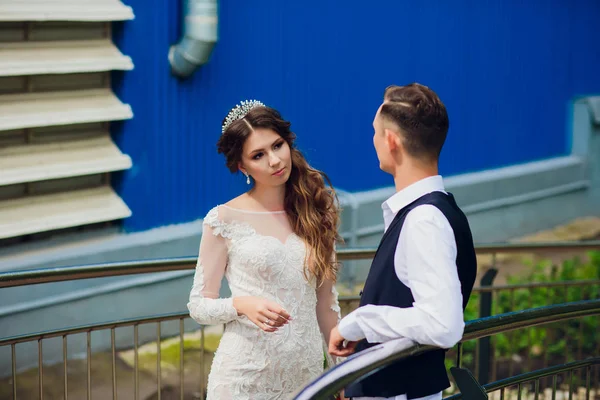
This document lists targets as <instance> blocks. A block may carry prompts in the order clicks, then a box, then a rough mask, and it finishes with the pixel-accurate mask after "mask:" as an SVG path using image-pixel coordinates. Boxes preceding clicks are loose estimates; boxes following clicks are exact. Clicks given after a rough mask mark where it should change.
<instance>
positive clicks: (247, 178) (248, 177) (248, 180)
mask: <svg viewBox="0 0 600 400" xmlns="http://www.w3.org/2000/svg"><path fill="white" fill-rule="evenodd" d="M244 175H246V183H247V184H248V185H249V184H250V175H248V174H247V173H246V172H244Z"/></svg>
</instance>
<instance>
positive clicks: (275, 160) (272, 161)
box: [269, 154, 281, 167]
mask: <svg viewBox="0 0 600 400" xmlns="http://www.w3.org/2000/svg"><path fill="white" fill-rule="evenodd" d="M280 163H281V159H280V158H279V157H277V156H276V155H275V154H271V156H270V157H269V166H271V167H276V166H277V165H279V164H280Z"/></svg>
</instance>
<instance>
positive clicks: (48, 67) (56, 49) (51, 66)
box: [0, 39, 133, 76]
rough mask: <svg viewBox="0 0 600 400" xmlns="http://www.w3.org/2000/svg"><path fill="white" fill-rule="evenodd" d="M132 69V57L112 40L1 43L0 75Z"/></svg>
mask: <svg viewBox="0 0 600 400" xmlns="http://www.w3.org/2000/svg"><path fill="white" fill-rule="evenodd" d="M130 69H133V63H132V62H131V59H130V58H129V57H126V56H124V55H123V54H122V53H121V52H120V51H119V50H118V49H117V47H116V46H115V45H114V44H113V43H112V42H111V41H110V40H104V39H100V40H74V41H67V40H62V41H55V42H16V43H3V44H2V45H1V46H0V76H16V75H43V74H69V73H77V72H97V71H110V70H130Z"/></svg>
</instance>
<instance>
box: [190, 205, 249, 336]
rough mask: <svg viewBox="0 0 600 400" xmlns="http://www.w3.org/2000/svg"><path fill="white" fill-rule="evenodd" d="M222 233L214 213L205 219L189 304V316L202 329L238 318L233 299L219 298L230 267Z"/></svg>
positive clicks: (221, 227)
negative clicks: (226, 269) (225, 275)
mask: <svg viewBox="0 0 600 400" xmlns="http://www.w3.org/2000/svg"><path fill="white" fill-rule="evenodd" d="M222 229H223V226H222V224H221V223H219V222H218V220H217V218H216V209H214V210H212V211H211V212H210V213H209V214H208V215H207V216H206V218H205V219H204V226H203V232H202V239H201V240H200V251H199V255H198V263H197V264H196V272H195V274H194V283H193V286H192V290H191V292H190V299H189V302H188V304H187V307H188V310H189V312H190V316H191V317H192V318H193V319H194V320H195V321H196V322H198V323H199V324H202V325H216V324H223V323H227V322H230V321H233V320H235V319H237V318H238V314H237V311H236V309H235V308H234V307H233V298H231V297H229V298H226V299H219V298H218V297H219V290H220V289H221V280H222V279H223V275H224V274H225V267H226V266H227V242H226V239H225V237H224V236H223V235H221V234H220V233H221V231H222Z"/></svg>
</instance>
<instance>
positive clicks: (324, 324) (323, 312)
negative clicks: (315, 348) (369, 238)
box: [317, 253, 342, 367]
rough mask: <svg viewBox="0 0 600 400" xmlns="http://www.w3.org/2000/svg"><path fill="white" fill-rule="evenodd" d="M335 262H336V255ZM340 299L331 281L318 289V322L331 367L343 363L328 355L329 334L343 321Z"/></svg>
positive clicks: (339, 359) (327, 281) (338, 358)
mask: <svg viewBox="0 0 600 400" xmlns="http://www.w3.org/2000/svg"><path fill="white" fill-rule="evenodd" d="M333 261H334V262H335V253H334V256H333ZM338 297H339V296H338V292H337V290H336V288H335V284H334V283H333V282H332V281H331V280H326V281H324V282H323V284H322V285H321V286H320V287H319V288H317V320H318V322H319V329H320V330H321V333H322V335H323V339H324V342H325V343H324V344H325V354H326V355H327V363H328V364H329V366H330V367H331V366H333V365H335V364H339V363H340V362H341V361H342V359H341V358H340V357H332V356H330V355H329V354H328V353H327V348H328V345H329V334H330V333H331V330H332V329H333V328H334V327H335V326H336V325H337V324H338V323H339V322H340V320H341V313H340V305H339V302H338Z"/></svg>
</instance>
